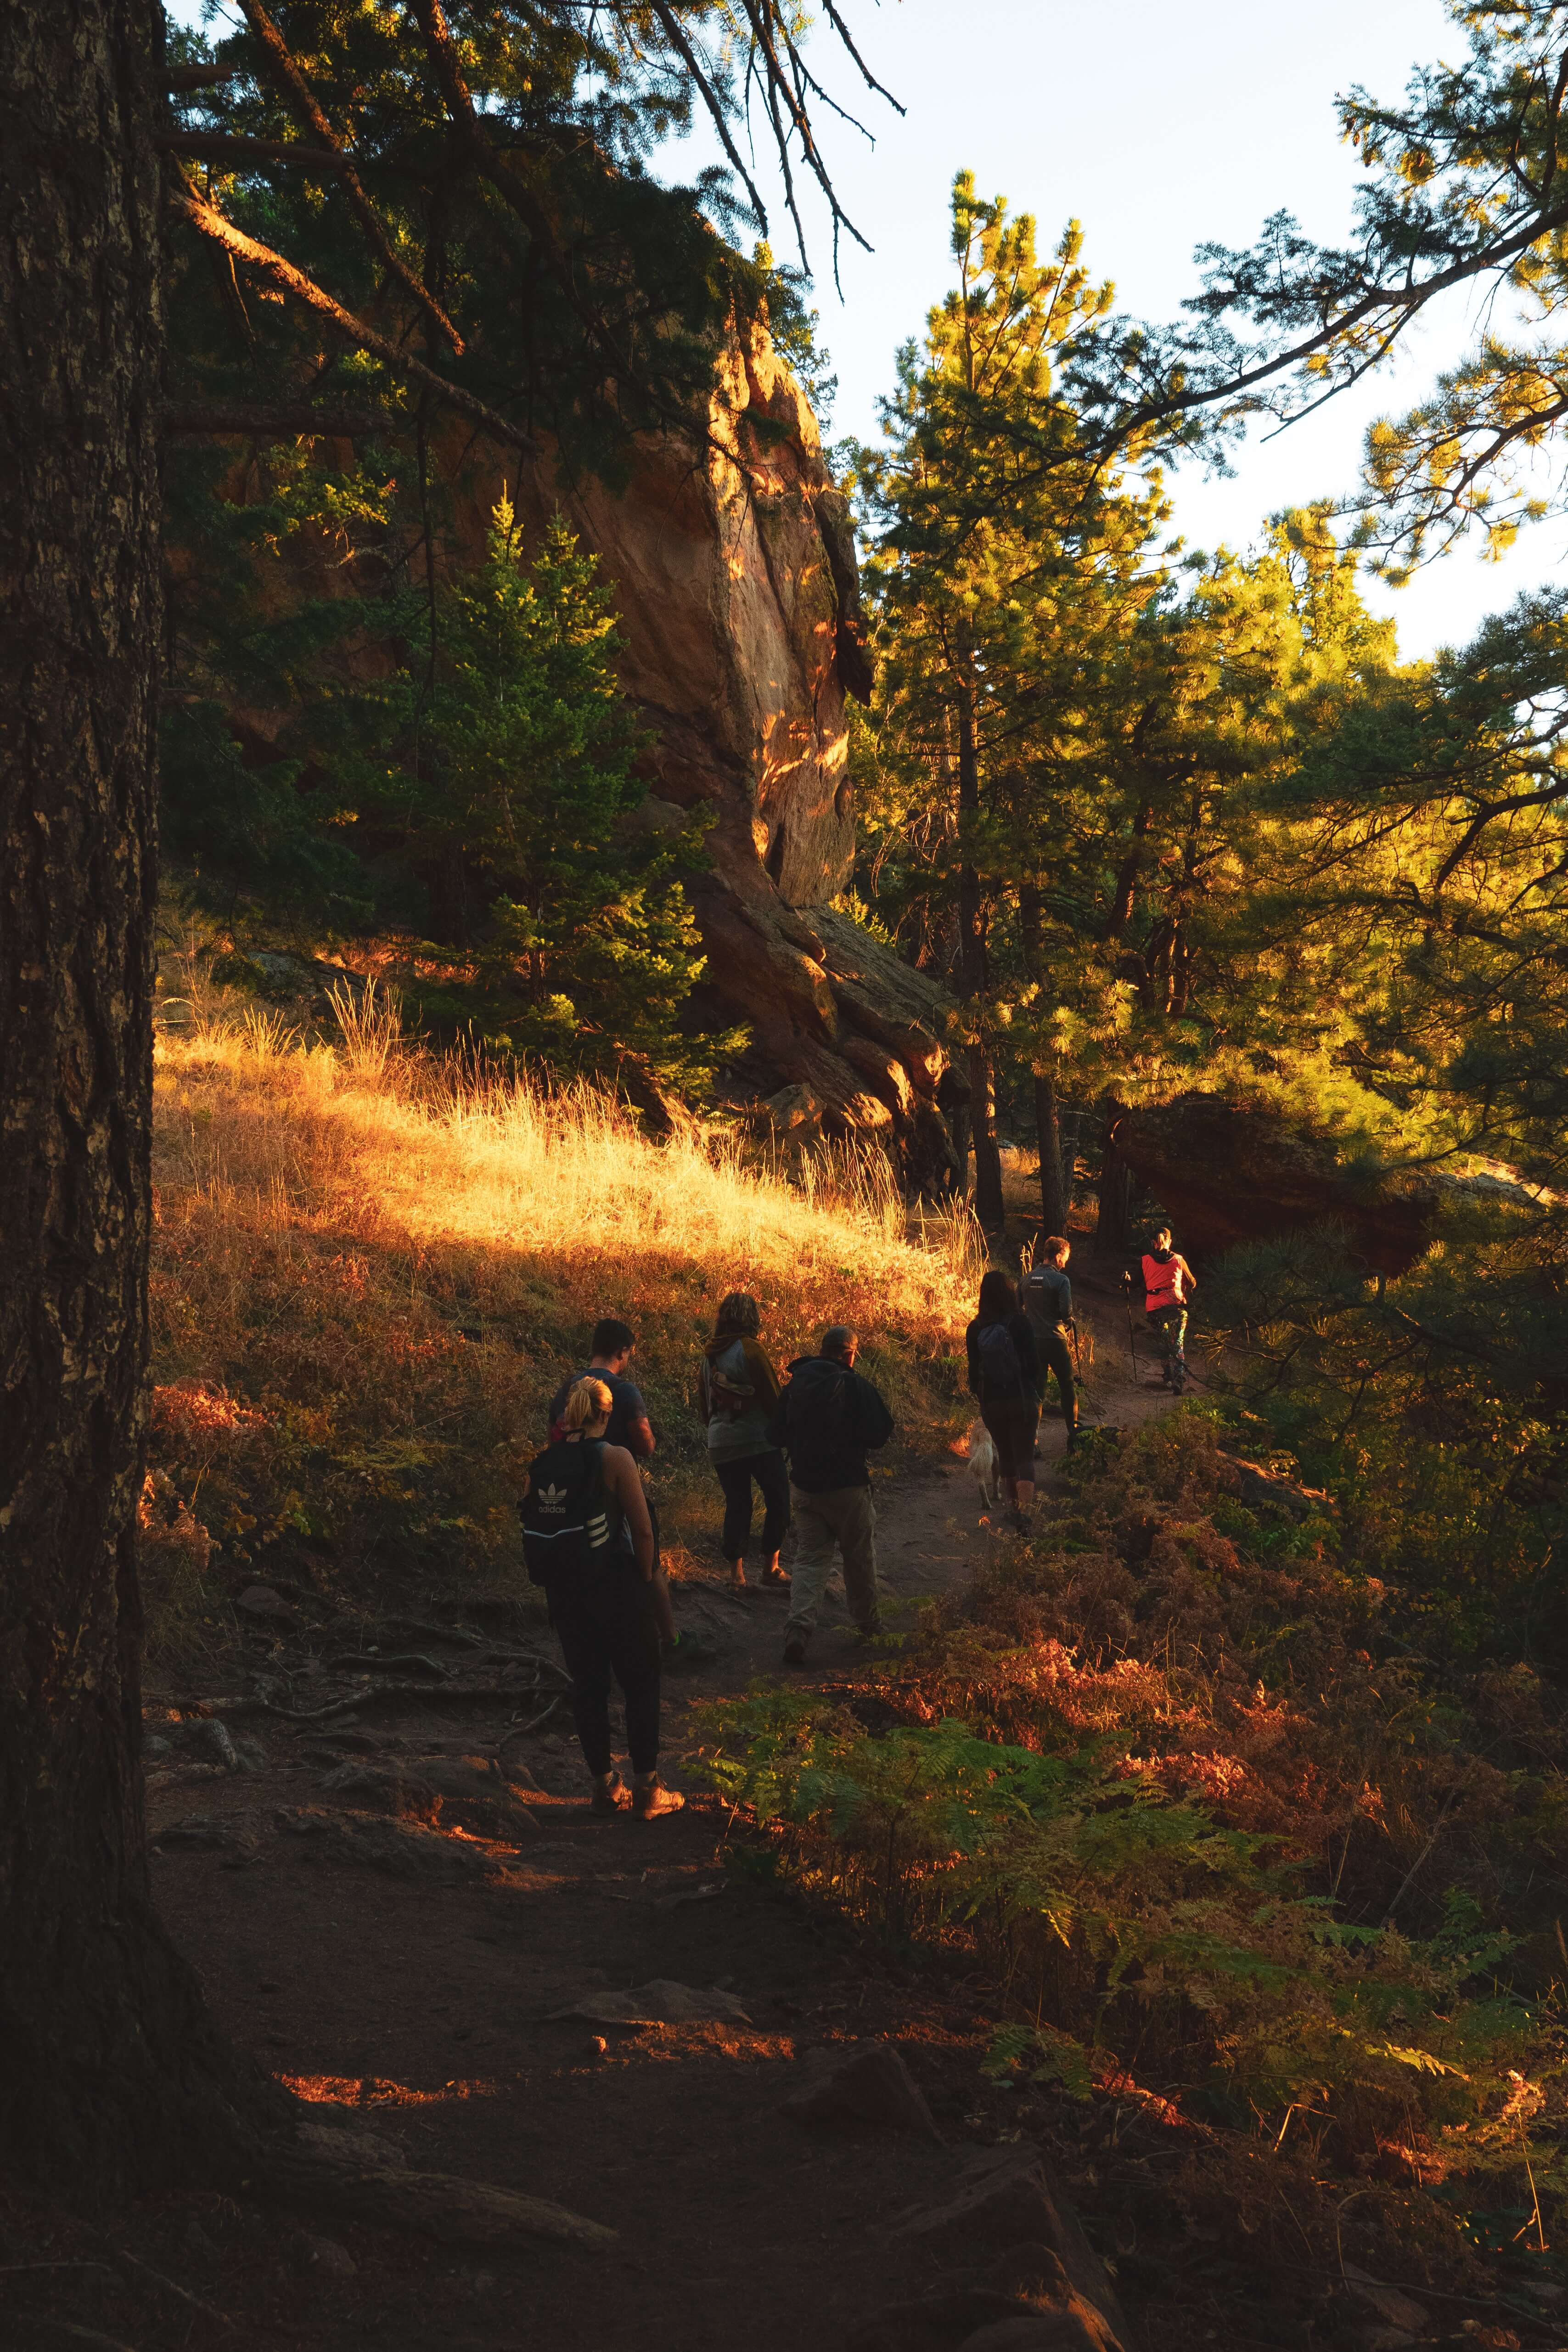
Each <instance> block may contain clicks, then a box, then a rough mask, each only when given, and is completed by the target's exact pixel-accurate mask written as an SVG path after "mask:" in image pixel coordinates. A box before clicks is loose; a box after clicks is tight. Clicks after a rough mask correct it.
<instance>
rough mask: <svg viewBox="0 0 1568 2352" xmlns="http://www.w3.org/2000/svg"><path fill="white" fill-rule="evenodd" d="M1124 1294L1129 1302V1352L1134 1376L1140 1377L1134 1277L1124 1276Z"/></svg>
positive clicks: (1135, 1377)
mask: <svg viewBox="0 0 1568 2352" xmlns="http://www.w3.org/2000/svg"><path fill="white" fill-rule="evenodd" d="M1122 1294H1123V1296H1124V1298H1125V1299H1126V1302H1127V1353H1128V1355H1129V1356H1131V1358H1132V1360H1133V1378H1134V1380H1136V1379H1137V1377H1138V1335H1137V1333H1136V1331H1135V1330H1134V1328H1133V1277H1132V1276H1131V1275H1130V1274H1124V1276H1122Z"/></svg>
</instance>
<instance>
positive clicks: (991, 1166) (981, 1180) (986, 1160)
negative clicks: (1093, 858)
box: [958, 646, 1007, 1234]
mask: <svg viewBox="0 0 1568 2352" xmlns="http://www.w3.org/2000/svg"><path fill="white" fill-rule="evenodd" d="M963 661H964V666H965V677H964V682H963V686H962V690H961V691H960V693H959V697H958V818H959V823H960V824H961V825H964V826H966V827H972V826H973V824H975V822H976V821H977V818H978V816H979V814H980V757H979V746H978V744H977V740H976V734H975V695H974V655H973V653H972V652H971V651H970V649H969V648H968V646H965V647H964V649H963ZM958 951H959V975H960V978H961V980H962V982H963V988H964V993H965V995H966V996H967V998H968V1000H969V1004H970V1018H971V1020H978V1019H979V1018H980V1017H981V1016H982V1012H983V1007H982V1003H981V1000H982V998H983V997H984V995H985V989H986V942H985V931H984V928H983V921H982V915H981V896H980V877H979V875H978V873H977V871H976V868H975V866H974V863H973V860H972V858H971V857H970V856H969V855H968V853H967V851H966V854H965V856H964V861H963V864H962V865H961V866H960V867H959V869H958ZM967 1065H968V1066H967V1076H968V1080H969V1119H970V1125H971V1129H972V1132H973V1136H974V1145H975V1214H976V1215H977V1217H978V1219H979V1221H980V1223H981V1225H982V1226H983V1227H984V1229H985V1231H986V1232H987V1233H988V1234H999V1233H1000V1232H1001V1230H1002V1227H1003V1224H1004V1223H1005V1222H1006V1216H1007V1212H1006V1208H1005V1205H1004V1202H1003V1199H1002V1156H1001V1152H1000V1151H999V1150H998V1145H997V1130H996V1123H995V1114H994V1110H993V1107H992V1099H991V1061H990V1055H989V1052H988V1048H987V1046H986V1043H985V1039H984V1036H983V1034H981V1032H980V1031H979V1030H978V1029H977V1030H976V1032H975V1034H974V1035H973V1036H972V1037H971V1039H970V1041H969V1047H968V1055H967Z"/></svg>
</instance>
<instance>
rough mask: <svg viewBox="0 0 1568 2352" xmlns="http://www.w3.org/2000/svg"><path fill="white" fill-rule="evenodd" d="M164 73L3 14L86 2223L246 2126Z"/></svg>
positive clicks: (12, 2041) (151, 28) (57, 2157)
mask: <svg viewBox="0 0 1568 2352" xmlns="http://www.w3.org/2000/svg"><path fill="white" fill-rule="evenodd" d="M161 61H162V12H161V10H160V8H159V6H158V0H5V6H4V7H3V8H0V195H3V201H0V859H3V865H0V1049H3V1050H0V1133H3V1137H4V1145H3V1149H0V2162H4V2163H5V2164H7V2165H10V2166H15V2168H16V2169H17V2171H19V2172H20V2173H21V2174H22V2175H23V2177H25V2178H26V2179H27V2180H28V2181H29V2183H30V2184H33V2185H36V2186H39V2187H45V2188H48V2189H55V2190H57V2191H60V2192H63V2193H65V2194H66V2195H68V2196H69V2197H71V2198H73V2199H77V2200H88V2201H93V2200H100V2199H102V2198H105V2197H108V2196H110V2195H113V2194H114V2193H116V2192H117V2191H118V2190H121V2189H125V2188H127V2187H131V2186H134V2187H146V2186H148V2185H149V2184H152V2183H154V2182H156V2181H158V2180H159V2179H168V2178H170V2177H172V2176H173V2175H175V2174H177V2173H184V2174H186V2175H187V2176H189V2174H190V2172H191V2170H192V2169H193V2167H199V2166H201V2165H203V2164H204V2163H205V2164H212V2163H214V2160H215V2159H217V2158H219V2156H220V2153H221V2152H225V2151H232V2149H233V2147H234V2146H235V2139H236V2129H235V2112H234V2110H235V2104H236V2103H240V2104H246V2105H248V2104H252V2103H254V2102H256V2101H257V2100H258V2099H259V2096H260V2094H259V2091H258V2090H257V2088H256V2082H257V2080H258V2078H256V2077H255V2076H253V2075H252V2074H250V2073H249V2071H248V2070H246V2069H245V2068H244V2067H243V2066H242V2065H241V2063H240V2062H239V2061H238V2060H236V2059H235V2058H234V2057H232V2056H230V2055H229V2054H227V2053H226V2052H225V2048H224V2046H223V2045H222V2044H221V2042H219V2040H218V2039H217V2037H216V2035H215V2034H214V2031H213V2029H212V2028H211V2026H210V2025H209V2024H208V2022H207V2021H206V2017H205V2012H204V2009H203V2006H202V2001H201V1997H200V1994H199V1991H198V1990H197V1988H196V1984H195V1981H194V1979H193V1976H192V1974H191V1972H190V1970H189V1969H187V1968H186V1966H185V1964H184V1963H183V1961H182V1960H181V1959H180V1958H178V1957H177V1955H176V1954H175V1953H174V1952H173V1950H172V1948H171V1947H170V1945H169V1944H168V1942H167V1940H166V1938H165V1937H163V1935H162V1932H161V1931H160V1929H159V1927H158V1926H157V1924H156V1922H155V1920H154V1919H153V1917H152V1912H151V1909H150V1906H149V1902H148V1890H147V1864H146V1840H145V1832H144V1828H143V1822H142V1800H141V1762H140V1746H141V1703H140V1694H139V1686H138V1676H137V1646H138V1632H139V1613H138V1601H137V1590H136V1574H135V1561H134V1539H135V1521H136V1506H137V1497H138V1490H139V1486H140V1480H141V1452H142V1421H143V1402H142V1399H143V1382H144V1378H145V1371H146V1361H147V1303H146V1302H147V1250H148V1231H149V1184H148V1125H149V1111H150V1101H151V1043H152V1040H151V1001H152V963H151V950H152V893H153V875H152V815H153V730H154V719H155V700H156V677H157V649H158V638H159V486H158V455H157V446H156V437H155V436H156V417H157V399H158V394H159V387H160V373H161V360H162V324H161V315H160V295H159V285H158V278H159V232H158V165H157V159H156V156H155V153H154V151H153V145H152V136H153V130H154V125H155V121H156V108H157V102H158V73H159V69H160V66H161Z"/></svg>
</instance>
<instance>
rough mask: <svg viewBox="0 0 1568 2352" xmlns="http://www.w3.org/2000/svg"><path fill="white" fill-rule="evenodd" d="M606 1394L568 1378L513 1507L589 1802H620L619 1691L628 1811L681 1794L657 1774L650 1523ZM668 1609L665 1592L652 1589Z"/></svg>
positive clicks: (590, 1379)
mask: <svg viewBox="0 0 1568 2352" xmlns="http://www.w3.org/2000/svg"><path fill="white" fill-rule="evenodd" d="M614 1402H615V1400H614V1398H613V1396H612V1393H611V1390H610V1386H609V1383H608V1382H607V1381H601V1380H600V1379H599V1378H598V1377H597V1376H596V1375H594V1374H589V1375H588V1376H587V1377H586V1378H584V1379H582V1380H580V1381H574V1382H573V1383H572V1386H571V1387H570V1390H569V1391H568V1392H567V1396H566V1400H565V1402H564V1404H563V1405H562V1407H561V1411H560V1419H559V1429H560V1435H559V1438H557V1439H555V1440H554V1441H553V1442H552V1443H551V1444H549V1445H547V1446H546V1447H545V1450H544V1452H543V1453H542V1454H539V1455H538V1457H537V1458H536V1459H535V1460H534V1461H533V1462H532V1463H531V1464H530V1465H529V1467H528V1477H527V1480H526V1482H525V1484H524V1488H523V1496H522V1500H521V1502H520V1503H519V1505H518V1510H519V1513H520V1516H521V1518H522V1522H523V1551H524V1556H525V1558H526V1559H527V1561H528V1574H529V1576H530V1577H531V1578H532V1579H533V1580H534V1581H535V1583H537V1584H542V1585H543V1587H544V1589H545V1592H546V1595H547V1597H548V1599H549V1616H550V1623H551V1624H552V1625H553V1626H554V1628H555V1631H556V1635H557V1638H558V1639H559V1643H560V1647H561V1654H562V1656H563V1657H564V1658H565V1660H566V1665H567V1671H568V1673H569V1674H570V1676H571V1713H572V1720H573V1722H574V1723H575V1725H576V1727H577V1737H578V1741H579V1744H580V1747H581V1748H582V1754H583V1760H584V1761H585V1763H586V1764H587V1766H588V1769H589V1770H590V1772H591V1774H592V1775H593V1798H592V1810H593V1811H594V1812H595V1813H599V1814H613V1813H618V1812H621V1811H623V1810H624V1809H625V1807H626V1805H627V1802H628V1791H627V1790H626V1787H625V1784H624V1782H623V1781H622V1779H621V1776H620V1774H619V1773H618V1772H617V1771H616V1770H615V1767H614V1755H613V1750H612V1746H611V1738H610V1685H611V1681H612V1677H613V1679H614V1680H615V1681H616V1682H617V1683H619V1684H620V1685H621V1691H622V1697H623V1698H624V1700H625V1702H626V1745H627V1747H628V1748H629V1749H630V1750H631V1756H632V1788H631V1791H630V1803H631V1810H632V1814H633V1815H634V1816H635V1817H636V1818H637V1819H638V1820H639V1821H654V1820H657V1819H658V1817H659V1816H660V1815H661V1814H663V1813H674V1812H678V1811H680V1809H681V1807H682V1805H683V1804H684V1803H685V1798H684V1797H682V1796H681V1795H680V1794H679V1793H678V1792H677V1791H676V1790H674V1789H666V1788H665V1787H664V1784H663V1782H662V1781H661V1780H660V1779H659V1698H660V1673H659V1667H660V1659H659V1612H657V1611H656V1608H655V1595H654V1590H653V1587H654V1580H655V1578H656V1577H660V1578H662V1576H663V1570H661V1569H659V1568H658V1567H657V1565H656V1561H655V1556H654V1549H653V1524H652V1521H651V1520H650V1518H649V1517H648V1504H647V1497H646V1496H644V1494H643V1481H642V1479H641V1478H640V1477H639V1476H638V1475H637V1465H636V1464H635V1462H634V1461H633V1460H632V1456H631V1454H629V1453H628V1452H627V1451H626V1448H625V1447H624V1446H622V1445H609V1444H606V1443H605V1433H606V1432H607V1430H608V1429H609V1427H610V1416H611V1413H612V1410H613V1408H614ZM664 1609H665V1611H666V1612H667V1610H668V1594H667V1593H666V1594H665V1595H664Z"/></svg>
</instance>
